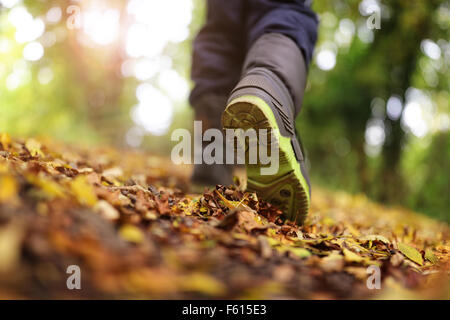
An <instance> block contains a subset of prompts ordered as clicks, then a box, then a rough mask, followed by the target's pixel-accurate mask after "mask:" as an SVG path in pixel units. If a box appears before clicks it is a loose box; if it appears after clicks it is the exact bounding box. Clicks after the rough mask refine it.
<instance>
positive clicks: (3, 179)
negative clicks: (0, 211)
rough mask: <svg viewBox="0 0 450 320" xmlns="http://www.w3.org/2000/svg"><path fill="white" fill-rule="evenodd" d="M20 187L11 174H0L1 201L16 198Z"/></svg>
mask: <svg viewBox="0 0 450 320" xmlns="http://www.w3.org/2000/svg"><path fill="white" fill-rule="evenodd" d="M18 189H19V187H18V184H17V181H16V179H14V177H13V176H11V175H3V176H0V203H2V202H7V201H11V200H14V199H15V198H16V196H17V191H18Z"/></svg>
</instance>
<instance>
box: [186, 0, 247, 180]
mask: <svg viewBox="0 0 450 320" xmlns="http://www.w3.org/2000/svg"><path fill="white" fill-rule="evenodd" d="M243 6H244V1H242V0H226V1H224V0H209V1H208V14H207V20H206V24H205V26H204V27H203V28H202V30H201V31H200V33H199V34H198V36H197V37H196V39H195V41H194V45H193V61H192V80H193V81H194V83H195V86H194V89H193V90H192V92H191V95H190V97H189V100H190V103H191V105H192V106H193V107H194V110H195V118H196V120H200V121H202V127H203V130H206V129H209V128H216V129H222V128H221V121H220V119H221V114H222V112H223V110H224V108H225V106H226V101H227V98H228V94H229V93H230V92H231V90H232V89H233V87H234V86H235V85H236V83H237V82H238V81H239V78H240V75H241V68H242V63H243V61H244V57H245V38H244V29H245V28H244V21H245V19H244V10H243ZM232 169H233V167H232V166H230V165H228V166H227V165H219V164H213V165H206V164H200V165H195V166H194V173H193V176H192V182H193V183H195V184H207V185H215V184H230V183H231V182H232Z"/></svg>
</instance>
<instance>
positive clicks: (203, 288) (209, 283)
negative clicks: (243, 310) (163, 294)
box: [181, 273, 226, 296]
mask: <svg viewBox="0 0 450 320" xmlns="http://www.w3.org/2000/svg"><path fill="white" fill-rule="evenodd" d="M181 286H182V288H183V289H184V290H186V291H193V292H199V293H203V294H206V295H209V296H217V295H222V294H224V293H225V291H226V290H225V286H224V285H223V284H222V283H221V282H219V281H218V280H216V279H215V278H213V277H211V276H210V275H207V274H203V273H193V274H190V275H188V276H184V277H182V279H181Z"/></svg>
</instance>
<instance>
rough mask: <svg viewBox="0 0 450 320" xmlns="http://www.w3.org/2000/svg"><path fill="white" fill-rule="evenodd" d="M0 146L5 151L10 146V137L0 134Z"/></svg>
mask: <svg viewBox="0 0 450 320" xmlns="http://www.w3.org/2000/svg"><path fill="white" fill-rule="evenodd" d="M0 144H1V145H2V147H3V149H4V150H7V149H8V147H9V146H10V145H11V137H10V136H9V134H7V133H0Z"/></svg>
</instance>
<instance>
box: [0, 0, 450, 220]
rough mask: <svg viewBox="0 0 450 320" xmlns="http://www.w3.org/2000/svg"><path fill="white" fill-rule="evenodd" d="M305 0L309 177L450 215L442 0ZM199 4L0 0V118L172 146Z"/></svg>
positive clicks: (86, 137) (79, 134)
mask: <svg viewBox="0 0 450 320" xmlns="http://www.w3.org/2000/svg"><path fill="white" fill-rule="evenodd" d="M313 8H314V9H315V10H316V12H317V13H318V14H319V17H320V34H319V41H318V44H317V47H316V52H315V55H314V61H313V63H312V65H311V67H310V71H309V81H308V85H307V92H306V97H305V101H304V107H303V110H302V112H301V114H300V117H299V118H298V120H297V126H298V129H299V131H300V135H301V136H302V140H303V143H304V145H305V146H306V148H307V152H308V157H309V166H310V168H311V175H312V179H313V182H314V183H315V184H316V185H322V186H325V187H327V188H331V189H336V190H344V191H348V192H352V193H365V194H367V195H368V196H370V197H371V198H373V199H375V200H376V201H379V202H383V203H388V204H396V205H403V206H407V207H409V208H412V209H414V210H417V211H419V212H422V213H424V214H427V215H430V216H432V217H435V218H438V219H442V220H445V221H447V222H449V221H450V213H449V210H450V197H449V190H450V170H449V169H450V168H449V163H450V135H449V134H450V133H449V128H450V118H449V111H450V103H449V98H450V93H449V78H450V73H449V64H450V43H449V39H450V37H449V32H448V29H449V26H450V2H449V1H437V0H415V1H405V0H391V1H378V0H362V1H361V0H347V1H341V0H320V1H315V3H314V5H313ZM205 12H206V1H205V0H160V1H156V0H129V1H125V0H123V1H119V0H108V1H106V0H104V1H102V0H83V1H75V0H73V1H60V0H32V1H31V0H29V1H26V0H0V132H8V133H9V134H11V135H12V136H14V137H27V136H44V137H50V138H52V139H58V140H62V141H65V142H68V143H76V144H77V145H78V144H83V145H100V144H107V145H112V146H115V147H120V148H132V149H140V150H145V151H150V152H154V153H158V154H169V152H170V150H171V147H172V145H173V144H172V143H171V142H170V133H171V131H172V130H173V129H175V128H180V127H184V128H190V127H192V120H193V113H192V110H191V109H190V107H189V105H188V102H187V97H188V94H189V90H190V88H191V87H192V83H191V81H190V79H189V73H190V62H191V43H192V39H193V38H194V37H195V35H196V33H197V32H198V30H199V29H200V27H201V26H202V23H203V21H204V16H205ZM377 12H379V13H380V15H381V20H380V25H379V26H380V27H381V28H380V29H372V28H369V27H368V24H367V20H368V19H370V18H371V17H373V15H374V14H376V13H377ZM372 22H373V20H372Z"/></svg>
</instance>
